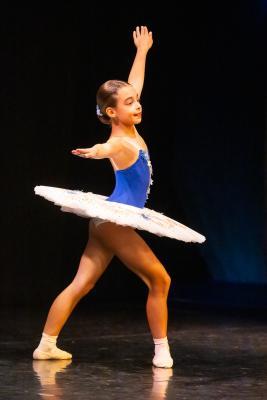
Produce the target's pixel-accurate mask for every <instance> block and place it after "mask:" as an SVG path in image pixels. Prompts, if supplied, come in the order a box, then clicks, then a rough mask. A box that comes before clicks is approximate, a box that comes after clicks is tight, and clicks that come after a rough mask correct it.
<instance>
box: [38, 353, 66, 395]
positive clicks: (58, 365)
mask: <svg viewBox="0 0 267 400" xmlns="http://www.w3.org/2000/svg"><path fill="white" fill-rule="evenodd" d="M71 363H72V360H33V363H32V368H33V371H34V373H35V375H36V376H37V378H38V380H39V382H40V384H41V391H40V392H39V393H38V394H39V395H40V397H41V398H42V399H47V397H49V396H50V397H53V398H54V399H56V400H60V399H63V396H64V390H63V386H64V385H62V384H59V383H58V382H57V377H56V376H57V374H59V373H63V372H66V368H67V366H68V365H70V364H71Z"/></svg>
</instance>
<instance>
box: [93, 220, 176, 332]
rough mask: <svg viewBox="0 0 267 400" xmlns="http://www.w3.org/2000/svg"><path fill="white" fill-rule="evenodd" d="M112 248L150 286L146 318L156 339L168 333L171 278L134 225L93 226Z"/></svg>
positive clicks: (97, 233)
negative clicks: (168, 298) (131, 226)
mask: <svg viewBox="0 0 267 400" xmlns="http://www.w3.org/2000/svg"><path fill="white" fill-rule="evenodd" d="M93 229H94V231H95V236H97V237H98V238H99V239H100V240H101V241H102V242H103V243H104V244H105V245H106V247H108V248H110V250H111V251H112V252H113V253H114V254H115V255H116V256H117V257H118V258H119V259H120V260H121V261H122V262H123V263H124V264H125V265H126V266H127V267H128V268H129V269H131V270H132V271H133V272H134V273H135V274H137V275H138V276H139V277H140V278H141V279H142V280H143V281H144V283H145V284H146V285H147V287H148V298H147V304H146V312H147V319H148V323H149V327H150V330H151V333H152V336H153V338H164V337H166V335H167V322H168V310H167V296H168V292H169V287H170V281H171V280H170V277H169V275H168V273H167V271H166V270H165V268H164V267H163V265H162V264H161V262H160V261H159V260H158V258H157V257H156V256H155V254H154V253H153V252H152V250H151V249H150V247H149V246H148V245H147V244H146V242H145V241H144V240H143V239H142V237H141V236H140V235H139V234H138V233H137V232H136V231H135V230H134V229H132V228H130V227H126V226H120V225H116V224H112V223H105V224H102V225H100V226H99V227H98V228H93Z"/></svg>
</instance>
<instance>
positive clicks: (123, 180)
mask: <svg viewBox="0 0 267 400" xmlns="http://www.w3.org/2000/svg"><path fill="white" fill-rule="evenodd" d="M124 140H127V141H129V142H130V143H131V144H132V145H133V146H134V147H135V148H137V150H138V152H139V153H138V158H137V160H136V161H135V162H134V163H133V164H132V165H130V167H128V168H124V169H117V170H115V179H116V183H115V188H114V190H113V192H112V193H111V195H110V196H109V197H108V198H107V199H106V201H111V202H117V203H123V204H128V205H130V206H134V207H138V208H143V207H144V206H145V203H146V200H147V199H148V194H149V192H150V185H151V184H152V183H153V179H152V178H151V176H152V165H151V161H150V157H149V152H148V151H146V150H143V149H141V148H140V146H138V145H137V143H136V142H132V141H131V139H128V138H127V139H126V138H124ZM114 164H115V163H114ZM93 221H94V223H95V225H96V226H98V225H100V224H102V223H104V222H106V221H105V220H103V219H101V218H96V217H95V218H93Z"/></svg>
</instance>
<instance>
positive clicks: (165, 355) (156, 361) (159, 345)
mask: <svg viewBox="0 0 267 400" xmlns="http://www.w3.org/2000/svg"><path fill="white" fill-rule="evenodd" d="M153 340H154V344H155V355H154V357H153V360H152V364H153V365H154V366H155V367H158V368H171V367H172V366H173V359H172V357H171V354H170V347H169V343H168V338H167V336H166V337H164V338H160V339H153Z"/></svg>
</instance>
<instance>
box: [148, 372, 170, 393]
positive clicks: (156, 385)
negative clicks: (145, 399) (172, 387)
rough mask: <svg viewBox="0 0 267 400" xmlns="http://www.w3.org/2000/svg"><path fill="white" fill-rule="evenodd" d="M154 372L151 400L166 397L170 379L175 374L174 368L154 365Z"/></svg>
mask: <svg viewBox="0 0 267 400" xmlns="http://www.w3.org/2000/svg"><path fill="white" fill-rule="evenodd" d="M152 373H153V385H152V390H151V396H150V400H163V399H166V398H167V390H168V385H169V380H170V378H171V377H172V376H173V369H172V368H166V369H165V368H156V367H152Z"/></svg>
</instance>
